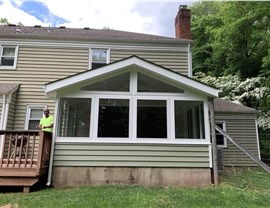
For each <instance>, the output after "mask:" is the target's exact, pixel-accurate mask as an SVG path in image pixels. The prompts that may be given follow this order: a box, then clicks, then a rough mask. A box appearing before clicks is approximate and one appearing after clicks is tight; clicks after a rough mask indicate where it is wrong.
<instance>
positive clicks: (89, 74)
mask: <svg viewBox="0 0 270 208" xmlns="http://www.w3.org/2000/svg"><path fill="white" fill-rule="evenodd" d="M132 66H136V67H139V68H141V69H143V70H145V71H148V72H150V73H152V74H155V75H157V76H162V77H164V78H166V79H167V80H171V81H173V82H176V83H179V84H180V85H181V86H184V87H186V88H189V89H191V90H194V91H197V92H198V93H201V94H205V95H207V96H209V97H213V98H214V97H218V93H219V90H218V89H216V88H213V87H211V86H208V85H206V84H203V83H201V82H199V81H196V80H194V79H192V78H190V77H187V76H185V75H182V74H179V73H177V72H175V71H172V70H170V69H168V68H165V67H162V66H160V65H156V64H155V63H153V62H150V61H147V60H145V59H142V58H140V57H138V56H131V57H128V58H125V59H122V60H120V61H117V62H113V63H110V64H108V65H106V66H103V67H100V68H98V69H94V70H88V71H84V72H81V73H78V74H75V75H72V76H69V77H66V78H63V79H59V80H56V81H54V82H50V83H47V84H46V85H45V93H46V94H47V95H48V96H50V97H52V98H55V97H56V94H57V92H58V91H60V90H64V89H65V88H70V87H72V86H75V85H78V84H80V83H85V82H87V81H88V80H91V79H93V78H95V77H99V76H103V75H107V74H110V73H113V72H117V71H120V70H121V71H124V70H129V69H130V67H132Z"/></svg>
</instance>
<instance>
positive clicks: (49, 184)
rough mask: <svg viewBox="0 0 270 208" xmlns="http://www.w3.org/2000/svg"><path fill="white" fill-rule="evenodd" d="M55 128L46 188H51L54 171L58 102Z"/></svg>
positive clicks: (55, 113) (56, 113) (55, 111)
mask: <svg viewBox="0 0 270 208" xmlns="http://www.w3.org/2000/svg"><path fill="white" fill-rule="evenodd" d="M54 109H55V110H54V126H53V135H52V145H51V154H50V162H49V169H48V177H47V184H46V186H51V182H52V170H53V158H54V146H55V138H56V129H57V122H55V121H57V115H58V102H56V104H55V107H54Z"/></svg>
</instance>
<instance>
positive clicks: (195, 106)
mask: <svg viewBox="0 0 270 208" xmlns="http://www.w3.org/2000/svg"><path fill="white" fill-rule="evenodd" d="M174 110H175V138H176V139H184V138H188V139H204V138H205V132H204V113H203V112H204V111H203V102H201V101H180V100H177V101H175V102H174Z"/></svg>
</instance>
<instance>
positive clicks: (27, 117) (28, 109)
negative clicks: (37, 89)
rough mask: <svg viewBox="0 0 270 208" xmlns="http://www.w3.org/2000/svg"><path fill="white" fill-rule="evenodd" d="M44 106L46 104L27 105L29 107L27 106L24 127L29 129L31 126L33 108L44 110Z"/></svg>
mask: <svg viewBox="0 0 270 208" xmlns="http://www.w3.org/2000/svg"><path fill="white" fill-rule="evenodd" d="M44 106H45V105H28V106H27V108H26V114H25V121H24V129H25V130H28V127H29V120H30V114H31V110H32V109H38V110H42V111H43V108H44ZM40 119H41V118H40Z"/></svg>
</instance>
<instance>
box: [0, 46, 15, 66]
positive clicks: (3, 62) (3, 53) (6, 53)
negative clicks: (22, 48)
mask: <svg viewBox="0 0 270 208" xmlns="http://www.w3.org/2000/svg"><path fill="white" fill-rule="evenodd" d="M0 49H1V50H0V69H15V68H16V62H17V53H18V46H0Z"/></svg>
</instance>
